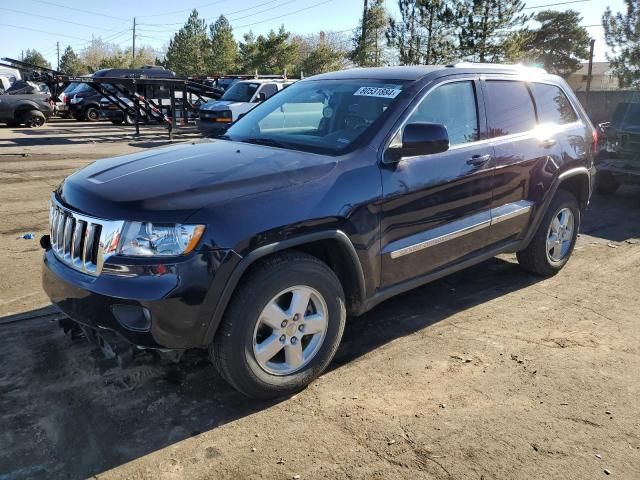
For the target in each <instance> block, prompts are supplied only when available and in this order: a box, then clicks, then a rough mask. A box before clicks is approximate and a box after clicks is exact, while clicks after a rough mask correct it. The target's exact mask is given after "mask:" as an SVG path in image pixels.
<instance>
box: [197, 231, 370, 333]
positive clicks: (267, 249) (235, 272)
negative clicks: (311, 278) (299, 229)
mask: <svg viewBox="0 0 640 480" xmlns="http://www.w3.org/2000/svg"><path fill="white" fill-rule="evenodd" d="M320 240H335V241H337V242H340V245H341V246H342V247H344V249H345V252H347V256H348V258H349V261H350V263H351V267H352V268H353V269H354V272H355V275H354V277H355V280H356V283H357V285H356V291H357V292H358V293H357V297H358V305H359V306H358V308H361V306H362V305H363V304H364V299H365V279H364V273H363V269H362V264H361V263H360V259H359V257H358V254H357V252H356V249H355V247H354V246H353V243H352V242H351V240H350V239H349V237H348V236H347V235H346V234H345V233H344V232H342V231H340V230H328V231H320V232H314V233H310V234H306V235H300V236H297V237H294V238H289V239H286V240H282V241H278V242H274V243H270V244H268V245H263V246H261V247H258V248H256V249H255V250H252V251H251V252H249V253H248V254H247V255H245V256H244V257H240V256H239V255H237V254H236V253H235V252H233V255H234V256H235V260H236V261H235V262H234V263H235V264H234V265H233V267H232V268H231V269H227V271H226V273H227V275H223V277H224V278H218V279H217V280H216V281H214V282H213V284H212V285H211V287H210V289H209V292H208V294H207V298H206V299H205V302H204V304H203V308H202V313H201V315H207V314H208V312H213V314H212V315H211V317H210V320H209V326H208V328H207V330H206V333H205V337H204V340H203V344H204V345H209V344H210V343H211V342H212V341H213V337H214V336H215V333H216V331H217V329H218V326H219V325H220V322H221V321H222V316H223V315H224V312H225V310H226V308H227V306H228V304H229V301H230V300H231V297H232V295H233V293H234V292H235V290H236V288H237V286H238V284H239V283H240V279H241V278H242V276H243V275H244V273H245V272H246V271H247V269H248V268H249V267H250V266H251V265H253V264H254V263H255V262H256V261H258V260H260V259H261V258H264V257H266V256H267V255H272V254H274V253H277V252H280V251H283V250H287V249H290V248H295V247H298V246H302V245H305V244H309V243H312V242H317V241H320Z"/></svg>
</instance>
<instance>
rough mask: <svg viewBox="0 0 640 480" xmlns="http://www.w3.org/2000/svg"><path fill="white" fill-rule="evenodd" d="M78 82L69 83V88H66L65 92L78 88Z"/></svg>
mask: <svg viewBox="0 0 640 480" xmlns="http://www.w3.org/2000/svg"><path fill="white" fill-rule="evenodd" d="M78 85H79V84H78V83H75V82H73V83H70V84H69V85H67V88H65V89H64V93H71V92H73V91H74V90H75V89H76V88H78Z"/></svg>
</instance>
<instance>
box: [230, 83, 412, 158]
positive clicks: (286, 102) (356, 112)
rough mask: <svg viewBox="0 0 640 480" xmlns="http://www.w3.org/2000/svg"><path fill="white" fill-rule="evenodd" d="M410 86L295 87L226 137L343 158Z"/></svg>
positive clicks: (261, 107) (256, 110) (260, 107)
mask: <svg viewBox="0 0 640 480" xmlns="http://www.w3.org/2000/svg"><path fill="white" fill-rule="evenodd" d="M405 84H406V82H402V81H395V80H393V81H384V80H366V79H353V80H307V81H304V82H296V83H295V84H294V85H292V86H290V87H289V88H287V89H285V90H282V91H281V92H280V93H278V94H277V95H274V96H273V97H271V98H270V99H268V100H267V101H265V102H263V103H261V104H260V105H258V106H257V107H256V108H254V109H253V110H251V111H250V112H249V113H247V114H246V115H245V116H244V117H243V118H242V119H241V120H239V121H238V122H236V123H235V124H233V125H232V126H231V128H230V129H229V130H227V134H226V135H225V136H224V137H223V138H228V139H231V140H236V141H241V142H248V143H263V144H265V145H272V146H277V147H283V148H291V149H298V150H304V151H309V152H314V153H328V154H339V153H340V152H341V151H344V150H346V149H347V148H348V147H349V146H350V145H351V144H353V143H354V142H355V141H356V140H357V139H358V138H360V137H361V136H362V135H364V134H365V133H366V132H367V131H369V130H370V128H371V126H372V125H373V124H374V123H375V122H376V120H378V119H379V118H380V117H382V115H383V114H384V112H385V111H386V110H387V108H388V107H389V105H391V103H392V102H394V101H395V99H396V97H397V96H398V95H399V94H400V93H401V91H402V89H403V87H404V86H405ZM229 91H231V90H229Z"/></svg>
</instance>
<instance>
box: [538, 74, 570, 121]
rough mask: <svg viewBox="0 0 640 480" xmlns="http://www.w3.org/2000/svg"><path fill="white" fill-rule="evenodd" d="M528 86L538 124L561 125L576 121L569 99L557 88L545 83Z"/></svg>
mask: <svg viewBox="0 0 640 480" xmlns="http://www.w3.org/2000/svg"><path fill="white" fill-rule="evenodd" d="M530 86H531V92H532V93H533V98H534V99H535V100H536V107H537V108H538V119H539V120H540V123H555V124H558V125H563V124H565V123H572V122H575V121H576V120H578V116H577V115H576V112H575V111H574V110H573V107H572V106H571V103H570V102H569V99H568V98H567V96H566V95H565V94H564V93H563V92H562V90H560V89H559V88H558V87H556V86H555V85H548V84H546V83H532V84H530Z"/></svg>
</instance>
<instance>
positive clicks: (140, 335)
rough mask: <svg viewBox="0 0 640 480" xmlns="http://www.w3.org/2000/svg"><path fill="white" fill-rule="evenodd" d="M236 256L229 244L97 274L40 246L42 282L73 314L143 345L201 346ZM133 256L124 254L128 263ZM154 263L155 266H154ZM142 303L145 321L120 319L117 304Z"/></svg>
mask: <svg viewBox="0 0 640 480" xmlns="http://www.w3.org/2000/svg"><path fill="white" fill-rule="evenodd" d="M238 259H239V257H238V255H237V254H235V253H234V252H232V251H229V250H212V251H208V252H200V253H195V254H193V255H189V256H187V257H186V258H185V259H183V260H181V261H180V262H177V263H172V264H159V265H155V266H153V265H150V264H149V260H146V263H142V262H138V264H137V265H135V264H134V265H129V266H124V265H120V266H121V267H122V271H123V272H124V271H128V273H126V274H123V275H114V274H108V273H104V272H103V273H102V274H101V275H99V276H97V277H92V276H90V275H87V274H84V273H82V272H79V271H76V270H74V269H72V268H71V267H68V266H67V265H65V264H63V263H62V262H61V261H59V260H58V259H57V258H56V257H55V255H54V254H53V251H52V250H51V249H48V250H45V253H44V263H43V271H42V286H43V288H44V290H45V292H46V293H47V295H48V296H49V298H50V299H51V302H52V303H54V304H55V305H56V306H57V307H58V308H59V309H60V310H62V311H63V312H64V313H65V314H66V315H68V316H69V317H70V318H71V319H72V320H74V321H76V322H78V323H81V324H83V325H87V326H89V327H92V328H97V329H108V330H112V331H114V332H116V333H117V334H119V335H120V336H122V337H124V338H125V339H126V340H127V341H129V342H130V343H132V344H134V345H137V346H140V347H143V348H160V349H184V348H194V347H203V346H205V340H204V338H205V333H206V330H207V328H208V326H209V322H210V320H211V315H212V312H213V308H214V307H215V304H216V301H217V298H218V289H219V285H221V284H223V282H221V279H220V276H222V277H223V278H224V276H225V275H227V274H228V272H230V271H231V270H232V269H233V267H234V266H235V262H236V260H238ZM132 262H134V260H129V263H132ZM156 267H157V268H156ZM143 308H144V309H146V310H147V313H148V316H149V317H150V326H149V327H148V328H145V329H144V330H140V329H136V330H134V329H132V328H130V326H128V325H127V324H125V323H124V322H123V321H122V320H119V318H118V316H117V313H118V312H122V310H128V311H134V312H135V311H138V312H142V309H143Z"/></svg>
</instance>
